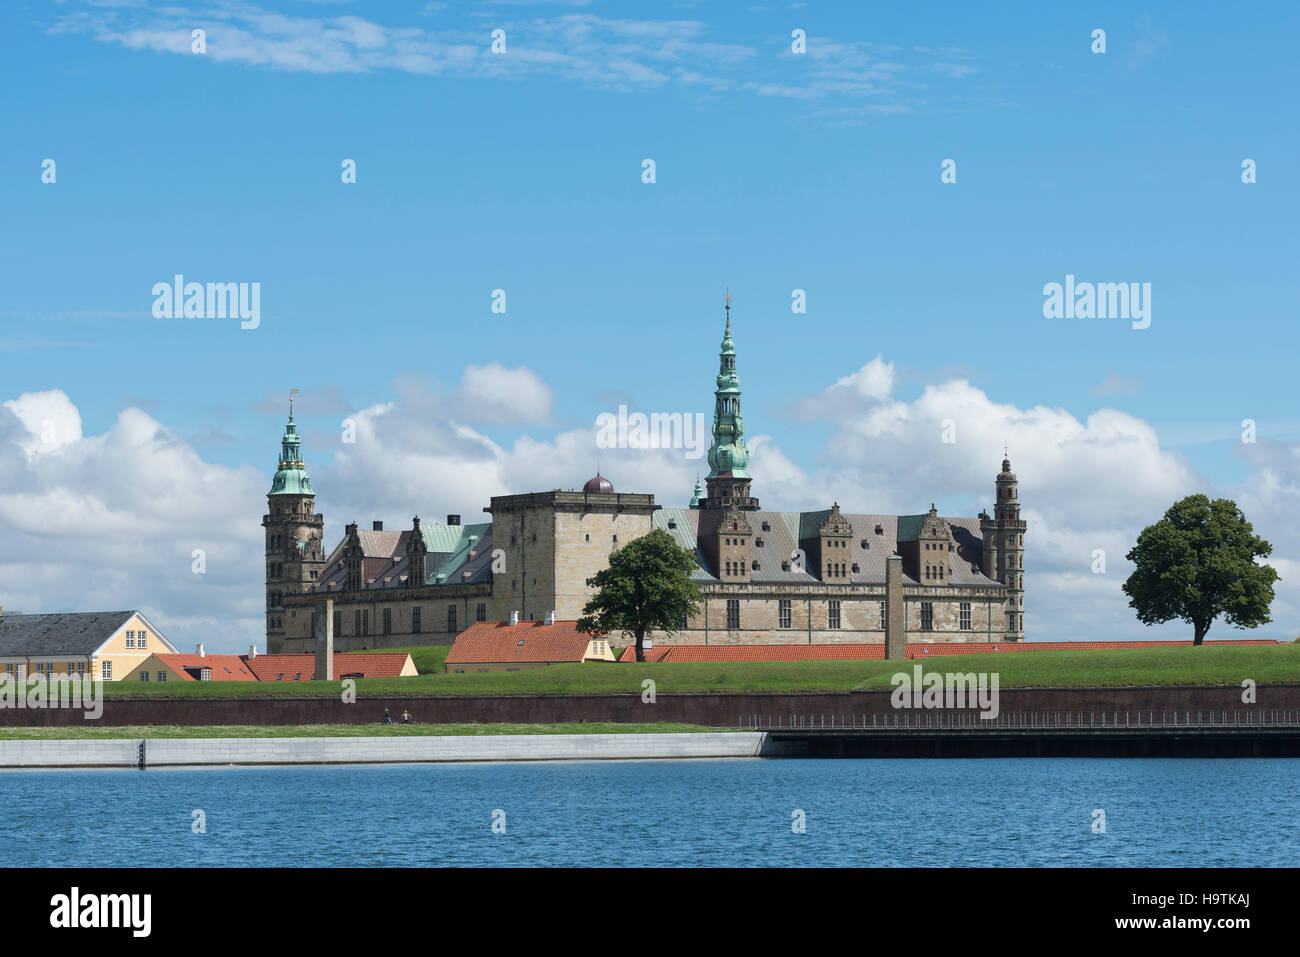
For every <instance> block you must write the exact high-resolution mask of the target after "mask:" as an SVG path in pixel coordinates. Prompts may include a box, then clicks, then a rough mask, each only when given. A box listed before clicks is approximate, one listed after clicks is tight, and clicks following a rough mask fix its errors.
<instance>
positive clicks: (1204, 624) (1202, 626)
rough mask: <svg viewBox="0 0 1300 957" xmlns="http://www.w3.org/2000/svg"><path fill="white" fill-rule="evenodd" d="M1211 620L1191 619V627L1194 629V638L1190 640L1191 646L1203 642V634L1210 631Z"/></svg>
mask: <svg viewBox="0 0 1300 957" xmlns="http://www.w3.org/2000/svg"><path fill="white" fill-rule="evenodd" d="M1213 621H1214V619H1213V618H1193V619H1192V627H1194V628H1195V629H1196V637H1195V638H1193V639H1192V644H1193V645H1198V646H1199V645H1200V644H1201V642H1203V641H1204V640H1205V633H1206V632H1208V631H1209V630H1210V624H1211V623H1212V622H1213Z"/></svg>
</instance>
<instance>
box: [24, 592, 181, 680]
mask: <svg viewBox="0 0 1300 957" xmlns="http://www.w3.org/2000/svg"><path fill="white" fill-rule="evenodd" d="M175 651H176V648H175V646H174V645H172V643H171V642H170V641H168V640H167V639H166V638H165V637H163V634H162V632H160V631H159V630H158V629H157V628H156V627H154V625H153V623H152V622H151V621H149V619H148V618H146V617H145V616H144V614H143V613H142V612H139V611H90V612H76V613H73V614H67V615H61V614H53V615H23V614H12V613H11V614H8V615H6V614H4V613H3V609H0V679H2V678H6V677H9V678H31V677H38V676H43V677H47V678H55V679H60V678H63V679H66V678H70V677H71V678H78V677H83V678H100V679H102V680H104V681H121V680H122V679H124V678H131V677H133V674H132V670H133V669H135V668H137V667H138V666H139V665H140V663H141V662H143V661H144V660H145V659H147V658H149V657H150V655H152V654H154V653H155V652H159V653H164V654H166V653H174V652H175Z"/></svg>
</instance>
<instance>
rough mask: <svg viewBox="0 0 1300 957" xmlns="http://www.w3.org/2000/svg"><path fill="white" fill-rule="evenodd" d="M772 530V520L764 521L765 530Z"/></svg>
mask: <svg viewBox="0 0 1300 957" xmlns="http://www.w3.org/2000/svg"><path fill="white" fill-rule="evenodd" d="M771 530H772V525H771V523H770V522H764V523H763V531H765V532H770V531H771Z"/></svg>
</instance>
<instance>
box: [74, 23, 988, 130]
mask: <svg viewBox="0 0 1300 957" xmlns="http://www.w3.org/2000/svg"><path fill="white" fill-rule="evenodd" d="M83 4H84V5H83V6H82V7H81V8H79V9H72V10H68V11H67V12H65V13H63V14H61V15H60V16H59V18H58V20H57V22H56V23H55V24H54V25H53V26H51V27H50V28H49V32H50V33H52V34H56V35H88V36H90V37H92V38H93V39H94V40H96V41H97V42H100V43H107V44H115V45H118V46H121V47H124V48H126V49H129V50H140V51H150V52H154V53H162V54H171V55H176V56H195V54H194V53H193V52H192V49H191V45H192V42H193V41H192V39H191V33H192V31H193V30H195V29H202V30H204V31H205V34H206V37H205V41H206V52H205V53H204V54H203V55H204V56H205V57H206V59H207V60H208V61H209V62H213V63H242V64H246V65H250V66H255V67H264V68H269V69H278V70H288V71H294V72H304V73H321V74H334V73H358V74H364V73H370V72H376V71H398V72H403V73H409V74H413V75H420V76H449V77H457V78H482V79H514V80H518V79H536V78H553V79H557V80H561V81H568V82H576V83H580V84H583V85H585V86H590V87H597V88H604V89H612V90H622V91H628V92H638V91H647V90H655V89H660V88H665V87H676V88H679V89H681V90H683V91H684V92H688V93H692V94H697V95H716V94H721V93H737V92H739V93H749V94H752V95H756V96H766V97H775V98H782V99H787V100H792V101H799V100H819V99H826V98H831V97H836V98H840V99H841V100H843V101H845V102H844V105H845V106H846V107H848V108H850V109H853V110H854V111H856V112H857V113H858V114H865V113H883V114H889V113H901V112H908V111H909V109H911V108H912V106H914V105H916V104H917V103H919V102H920V100H919V99H917V98H916V94H919V93H921V92H922V91H926V90H929V89H930V86H931V84H933V83H935V82H943V83H947V82H953V83H956V82H960V81H961V80H963V79H964V78H966V77H968V76H970V75H971V74H973V73H975V72H976V71H977V70H978V66H977V61H978V57H977V56H975V54H973V53H970V52H969V51H965V50H956V49H951V48H948V49H940V50H931V49H928V48H923V47H913V48H911V49H910V50H907V51H904V50H901V49H899V48H894V47H886V46H881V45H879V44H875V43H870V42H866V41H861V40H854V41H847V42H846V41H839V40H834V39H832V38H828V37H819V36H810V37H808V38H807V52H806V54H802V55H797V54H795V53H793V52H792V50H791V48H790V41H789V39H788V38H785V37H782V36H777V37H766V38H763V39H762V40H761V41H760V42H758V43H757V44H751V43H745V42H739V41H737V40H736V39H734V38H730V37H728V38H726V39H724V38H722V37H721V33H722V31H721V30H720V29H718V28H714V27H712V26H710V25H708V24H706V23H703V22H701V21H698V20H685V19H675V20H637V19H620V18H611V17H602V16H598V15H596V14H594V13H591V12H588V11H586V10H580V9H576V8H579V7H582V6H585V4H583V3H576V2H575V3H567V4H561V5H560V6H561V7H562V8H563V7H567V8H569V9H568V10H565V12H562V13H559V14H558V15H555V16H549V17H531V18H519V19H517V17H518V16H519V14H520V13H522V12H523V8H525V7H530V6H534V5H535V4H533V3H531V2H529V0H499V2H498V3H495V4H490V5H488V6H487V7H486V8H484V7H479V8H477V9H475V10H474V11H472V12H471V13H468V14H462V15H461V21H462V22H461V25H459V26H457V25H455V24H453V23H449V22H446V21H447V20H449V19H450V18H451V17H454V16H455V14H454V13H452V12H450V11H446V10H444V9H442V8H441V5H437V4H430V5H428V6H427V7H426V8H425V9H424V11H423V12H422V14H423V15H421V16H420V19H419V21H418V23H419V24H420V25H409V26H408V25H387V24H381V23H378V22H375V21H372V20H367V19H363V18H361V17H357V16H351V15H344V16H328V15H319V16H317V15H286V14H281V13H276V12H271V11H268V10H265V9H263V8H261V7H259V6H256V5H254V4H250V3H245V2H239V0H215V2H211V3H203V4H198V5H195V6H192V7H184V6H176V5H167V6H158V7H153V6H144V5H122V6H114V7H105V6H103V5H101V4H99V3H91V2H88V0H83ZM315 12H317V11H313V13H315ZM319 12H320V13H321V14H327V13H328V12H329V11H328V10H327V9H323V10H320V11H319ZM429 14H435V15H436V16H437V18H438V27H437V29H430V28H429V27H428V24H429V22H430V20H429ZM498 28H499V29H502V30H504V31H505V34H506V36H505V44H506V46H505V52H504V53H494V52H493V51H492V36H491V33H492V31H493V30H495V29H498ZM909 100H911V101H912V102H911V103H909V102H908V101H909Z"/></svg>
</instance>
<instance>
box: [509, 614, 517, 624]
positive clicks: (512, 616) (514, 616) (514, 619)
mask: <svg viewBox="0 0 1300 957" xmlns="http://www.w3.org/2000/svg"><path fill="white" fill-rule="evenodd" d="M510 624H512V625H517V624H519V612H517V611H512V612H511V613H510Z"/></svg>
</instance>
